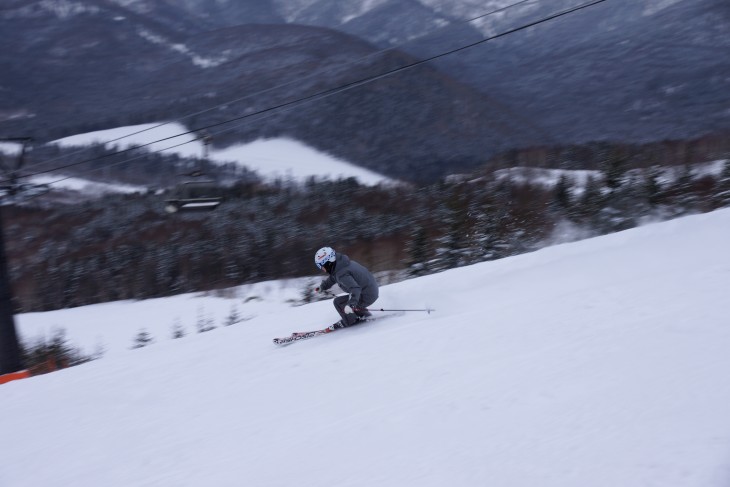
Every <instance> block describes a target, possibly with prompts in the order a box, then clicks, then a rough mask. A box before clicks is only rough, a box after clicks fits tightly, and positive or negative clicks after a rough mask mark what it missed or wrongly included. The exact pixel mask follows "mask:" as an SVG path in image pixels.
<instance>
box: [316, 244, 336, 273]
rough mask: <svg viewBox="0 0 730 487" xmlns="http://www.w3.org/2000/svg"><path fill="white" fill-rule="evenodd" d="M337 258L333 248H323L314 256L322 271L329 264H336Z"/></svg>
mask: <svg viewBox="0 0 730 487" xmlns="http://www.w3.org/2000/svg"><path fill="white" fill-rule="evenodd" d="M336 258H337V255H336V254H335V250H334V249H333V248H332V247H322V248H321V249H319V250H318V251H317V253H316V254H314V263H315V264H317V268H319V269H321V268H322V267H323V266H324V265H325V264H326V263H327V262H334V261H335V259H336Z"/></svg>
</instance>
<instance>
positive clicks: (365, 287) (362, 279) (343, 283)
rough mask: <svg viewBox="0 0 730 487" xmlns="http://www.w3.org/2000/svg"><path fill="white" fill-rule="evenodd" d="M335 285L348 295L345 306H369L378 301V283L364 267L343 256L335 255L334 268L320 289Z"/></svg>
mask: <svg viewBox="0 0 730 487" xmlns="http://www.w3.org/2000/svg"><path fill="white" fill-rule="evenodd" d="M335 284H337V285H339V286H340V288H341V289H342V290H343V291H345V292H346V293H349V294H350V300H349V301H348V302H347V304H348V305H349V306H350V307H351V308H352V307H353V306H358V305H360V306H370V305H371V304H373V303H374V302H375V300H376V299H378V283H377V282H375V277H373V275H372V274H371V273H370V271H368V270H367V269H366V268H365V267H363V266H362V265H360V264H358V263H357V262H355V261H354V260H351V259H350V258H349V257H348V256H346V255H345V254H337V260H335V268H334V270H333V271H332V274H330V275H329V277H328V278H327V279H325V280H324V281H322V284H321V285H320V287H321V288H322V289H324V290H326V289H329V288H331V287H332V286H334V285H335Z"/></svg>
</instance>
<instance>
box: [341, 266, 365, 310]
mask: <svg viewBox="0 0 730 487" xmlns="http://www.w3.org/2000/svg"><path fill="white" fill-rule="evenodd" d="M340 281H342V282H341V283H340V287H342V288H344V289H347V290H348V292H349V293H350V300H349V301H347V305H348V306H349V307H350V308H354V307H356V306H357V303H359V302H360V294H361V293H362V288H361V287H360V284H358V283H357V281H356V280H355V278H353V277H352V276H351V275H350V274H346V275H344V276H342V278H341V279H340Z"/></svg>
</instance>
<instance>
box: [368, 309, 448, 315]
mask: <svg viewBox="0 0 730 487" xmlns="http://www.w3.org/2000/svg"><path fill="white" fill-rule="evenodd" d="M368 311H425V312H426V313H428V314H431V312H432V311H434V312H435V311H436V310H435V309H432V308H424V309H383V308H380V309H372V308H368Z"/></svg>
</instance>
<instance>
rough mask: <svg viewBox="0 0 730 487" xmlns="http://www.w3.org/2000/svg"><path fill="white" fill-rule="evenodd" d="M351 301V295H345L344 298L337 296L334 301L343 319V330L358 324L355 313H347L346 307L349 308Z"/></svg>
mask: <svg viewBox="0 0 730 487" xmlns="http://www.w3.org/2000/svg"><path fill="white" fill-rule="evenodd" d="M349 300H350V295H349V294H345V295H343V296H337V297H336V298H335V299H333V300H332V304H333V305H334V306H335V309H336V310H337V312H338V313H339V314H340V316H341V317H342V321H341V322H340V323H341V324H342V328H344V327H346V326H351V325H354V324H355V323H357V316H356V315H355V313H347V312H346V311H345V306H347V302H348V301H349Z"/></svg>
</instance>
